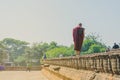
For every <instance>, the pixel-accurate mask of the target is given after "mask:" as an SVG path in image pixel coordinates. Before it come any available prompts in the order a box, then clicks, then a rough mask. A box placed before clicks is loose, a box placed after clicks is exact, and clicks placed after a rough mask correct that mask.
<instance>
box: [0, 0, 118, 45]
mask: <svg viewBox="0 0 120 80" xmlns="http://www.w3.org/2000/svg"><path fill="white" fill-rule="evenodd" d="M79 22H81V23H83V27H85V33H86V35H87V34H89V33H95V32H96V33H97V34H99V35H101V36H102V37H101V38H102V40H103V42H104V43H106V44H107V45H112V44H113V43H114V42H116V43H120V37H119V35H120V30H119V27H120V0H0V40H3V39H4V38H8V37H9V38H14V39H19V40H23V41H27V42H30V43H32V42H41V41H42V42H48V43H49V42H51V41H56V42H57V43H58V44H62V45H70V44H73V39H72V29H73V28H74V27H75V26H76V25H77V24H78V23H79Z"/></svg>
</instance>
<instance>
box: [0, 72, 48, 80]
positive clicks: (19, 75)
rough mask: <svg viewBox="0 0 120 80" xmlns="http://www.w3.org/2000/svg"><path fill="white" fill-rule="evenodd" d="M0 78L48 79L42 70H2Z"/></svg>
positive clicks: (2, 79)
mask: <svg viewBox="0 0 120 80" xmlns="http://www.w3.org/2000/svg"><path fill="white" fill-rule="evenodd" d="M0 80H48V79H47V78H46V77H45V76H44V75H43V74H42V73H41V71H31V72H26V71H0Z"/></svg>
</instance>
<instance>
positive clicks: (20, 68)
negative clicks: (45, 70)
mask: <svg viewBox="0 0 120 80" xmlns="http://www.w3.org/2000/svg"><path fill="white" fill-rule="evenodd" d="M25 70H26V66H17V67H16V66H15V67H10V66H9V67H5V71H25ZM31 70H41V66H32V67H31Z"/></svg>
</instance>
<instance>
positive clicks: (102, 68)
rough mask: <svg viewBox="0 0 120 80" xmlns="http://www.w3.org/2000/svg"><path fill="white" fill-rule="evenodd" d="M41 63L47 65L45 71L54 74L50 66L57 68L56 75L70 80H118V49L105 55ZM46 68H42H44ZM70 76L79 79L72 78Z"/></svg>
mask: <svg viewBox="0 0 120 80" xmlns="http://www.w3.org/2000/svg"><path fill="white" fill-rule="evenodd" d="M43 63H44V64H49V66H46V67H47V70H48V69H49V70H51V71H54V72H56V70H55V68H54V67H53V68H52V67H51V66H57V67H56V69H57V68H58V67H59V68H58V69H59V70H58V72H56V74H61V75H63V76H66V77H68V78H70V79H72V80H120V78H119V75H120V49H118V50H111V51H110V52H107V53H95V54H91V55H82V56H77V57H75V56H73V57H64V58H56V59H47V60H44V61H43ZM46 67H45V66H44V68H46ZM66 70H67V71H66ZM66 74H67V75H66ZM72 74H74V76H76V77H77V78H78V77H79V78H78V79H76V77H72ZM82 74H83V75H82ZM81 75H82V76H81ZM85 75H86V76H85ZM92 76H93V79H92ZM116 76H117V77H116ZM86 77H88V78H86ZM81 78H84V79H81ZM85 78H86V79H85ZM90 78H91V79H90ZM98 78H101V79H98ZM63 80H67V79H63ZM68 80H69V79H68Z"/></svg>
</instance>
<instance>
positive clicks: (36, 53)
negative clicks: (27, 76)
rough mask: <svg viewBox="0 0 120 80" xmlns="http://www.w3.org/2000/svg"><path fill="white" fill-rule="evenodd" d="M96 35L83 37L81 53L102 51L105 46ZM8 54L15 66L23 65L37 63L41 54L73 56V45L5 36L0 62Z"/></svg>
mask: <svg viewBox="0 0 120 80" xmlns="http://www.w3.org/2000/svg"><path fill="white" fill-rule="evenodd" d="M99 38H100V37H99V36H98V35H94V34H90V35H87V36H86V37H85V39H84V42H83V45H82V50H81V54H82V55H84V54H92V53H100V52H104V51H105V50H106V48H107V46H106V45H105V44H104V43H103V42H102V41H101V40H100V39H99ZM8 54H9V60H10V61H11V62H13V63H14V64H15V65H16V66H17V65H20V66H24V65H26V63H27V62H32V64H33V65H39V64H40V60H41V59H42V58H43V55H44V54H46V56H47V58H56V57H59V56H60V55H62V56H64V57H67V56H74V45H73V44H71V45H70V46H65V45H58V43H56V42H55V41H51V42H50V43H47V42H40V43H33V44H32V45H31V44H30V43H29V42H26V41H21V40H16V39H13V38H5V39H3V40H2V41H0V63H3V62H4V59H5V58H7V57H8V56H7V55H8Z"/></svg>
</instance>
